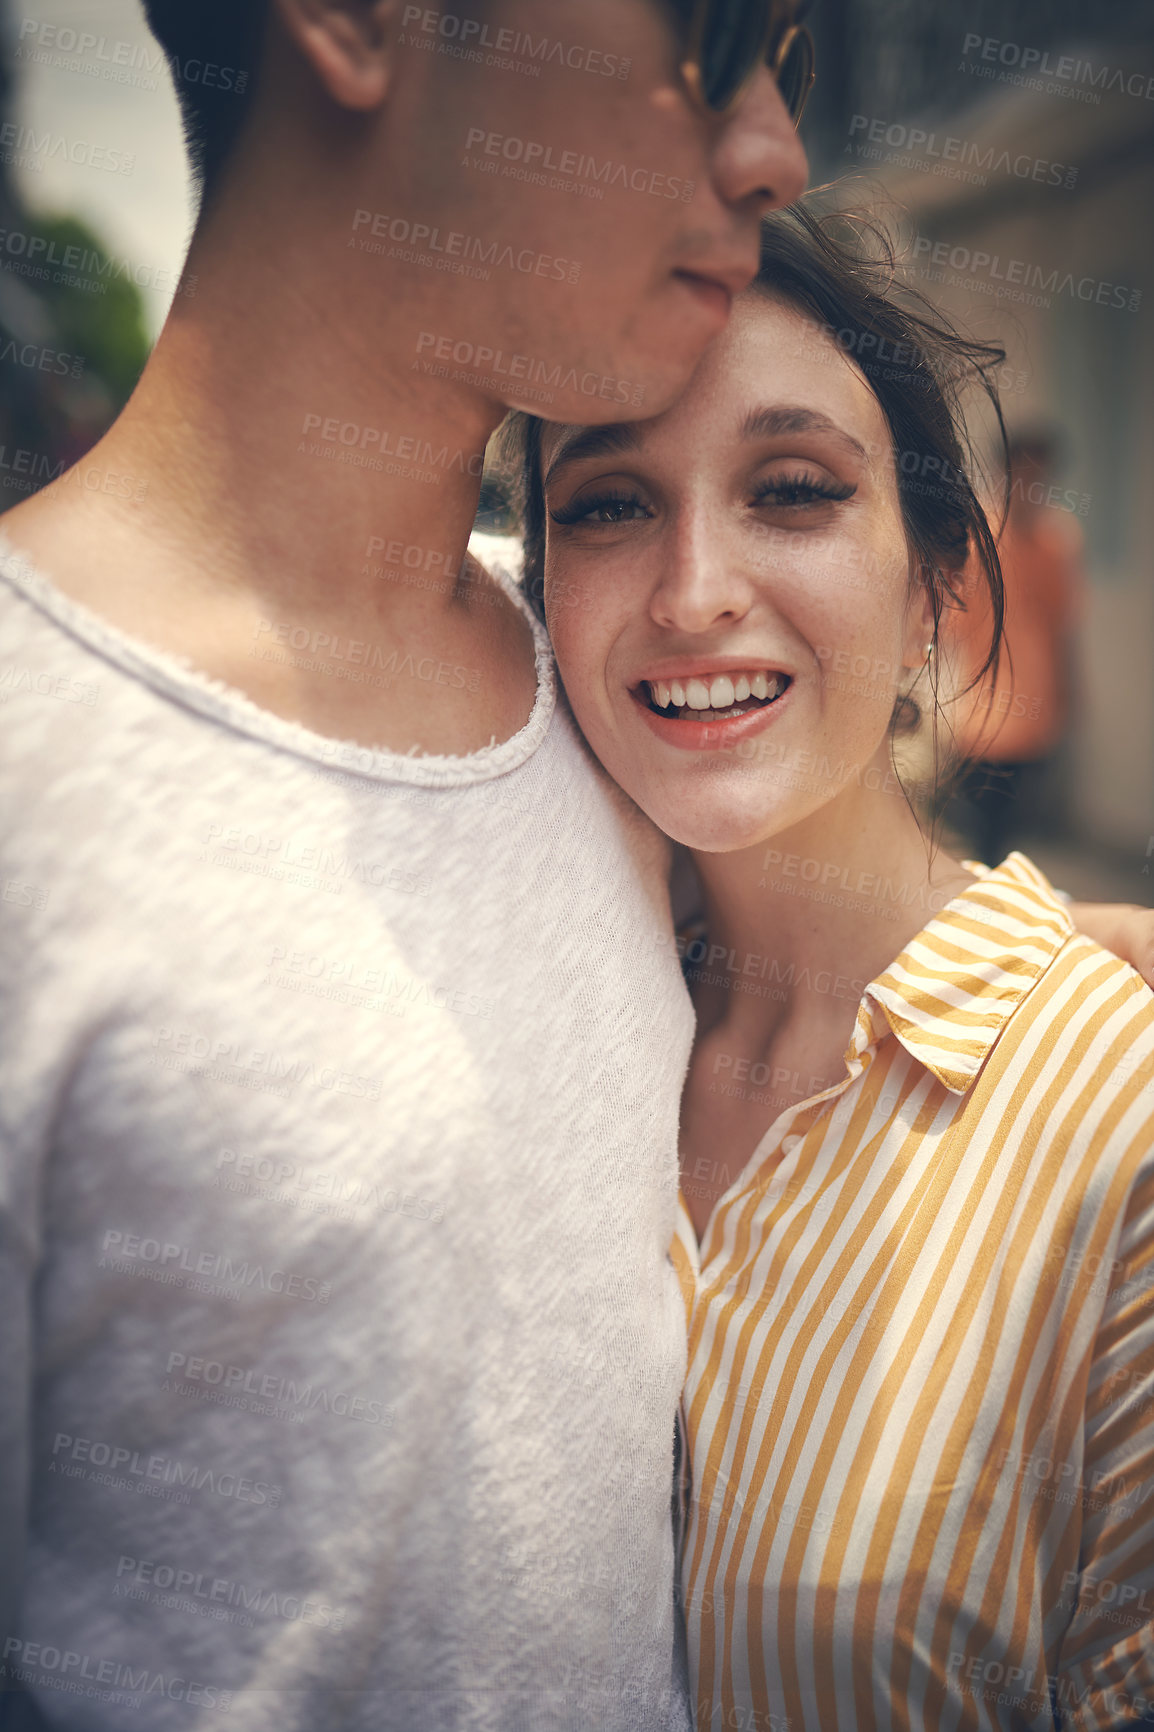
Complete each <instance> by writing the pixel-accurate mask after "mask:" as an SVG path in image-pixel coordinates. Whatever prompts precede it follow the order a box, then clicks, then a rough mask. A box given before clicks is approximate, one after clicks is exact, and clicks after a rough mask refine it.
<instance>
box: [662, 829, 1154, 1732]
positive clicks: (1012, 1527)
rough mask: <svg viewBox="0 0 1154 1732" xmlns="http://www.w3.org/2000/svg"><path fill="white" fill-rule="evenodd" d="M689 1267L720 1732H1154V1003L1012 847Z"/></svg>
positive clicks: (878, 1003) (886, 984) (694, 1409)
mask: <svg viewBox="0 0 1154 1732" xmlns="http://www.w3.org/2000/svg"><path fill="white" fill-rule="evenodd" d="M846 1059H847V1075H846V1077H845V1079H844V1080H843V1081H842V1082H840V1083H839V1084H838V1085H837V1087H835V1088H831V1089H828V1090H827V1091H826V1092H825V1093H823V1094H821V1095H818V1096H815V1097H814V1098H813V1099H811V1100H808V1101H805V1102H803V1103H802V1104H800V1105H798V1106H796V1107H792V1108H790V1109H789V1110H788V1111H786V1112H783V1113H782V1114H781V1115H780V1116H779V1118H778V1119H777V1120H776V1121H775V1122H774V1124H773V1125H772V1126H771V1127H770V1129H769V1130H768V1131H767V1133H766V1135H765V1137H764V1138H763V1140H762V1142H761V1144H760V1145H759V1147H758V1149H757V1150H756V1152H755V1154H754V1155H753V1157H752V1159H751V1160H750V1162H749V1164H748V1166H747V1167H746V1168H745V1170H744V1171H743V1172H742V1174H741V1175H740V1177H739V1178H738V1180H737V1182H736V1183H735V1184H734V1185H733V1186H732V1187H731V1188H730V1190H728V1191H727V1192H726V1194H725V1195H724V1196H723V1197H722V1198H721V1199H720V1201H719V1202H718V1204H717V1207H716V1209H715V1211H714V1214H713V1217H712V1219H711V1221H710V1222H709V1226H708V1229H707V1231H706V1234H705V1237H704V1241H703V1243H702V1245H701V1248H700V1254H699V1251H698V1246H697V1242H696V1238H695V1235H694V1232H693V1227H692V1225H691V1223H690V1221H689V1217H688V1214H687V1212H686V1210H685V1206H684V1203H683V1204H682V1208H681V1211H680V1220H679V1225H678V1237H677V1241H676V1243H675V1246H674V1257H675V1260H676V1261H677V1265H678V1271H679V1274H680V1276H681V1281H682V1287H683V1291H684V1293H685V1298H686V1305H687V1309H688V1313H689V1374H688V1380H687V1383H686V1387H685V1403H684V1425H685V1431H686V1438H687V1442H688V1458H689V1465H688V1469H687V1478H688V1479H689V1480H691V1485H690V1486H689V1488H688V1491H687V1498H688V1502H687V1507H686V1512H685V1522H684V1539H683V1557H682V1590H683V1596H684V1604H685V1612H686V1623H687V1628H688V1635H689V1653H690V1668H691V1676H692V1682H693V1690H694V1697H695V1701H696V1705H697V1716H698V1726H699V1728H700V1729H701V1732H704V1729H706V1728H709V1729H710V1732H714V1729H718V1732H720V1729H722V1728H725V1729H727V1732H728V1729H729V1728H740V1729H741V1732H770V1729H772V1732H781V1729H782V1728H784V1727H786V1726H788V1727H789V1728H790V1732H796V1729H797V1728H813V1729H814V1732H817V1729H819V1728H820V1729H821V1732H835V1729H842V1728H845V1729H848V1728H854V1729H859V1728H860V1729H862V1732H865V1729H867V1728H870V1729H872V1728H879V1729H882V1732H889V1729H890V1728H894V1729H899V1728H935V1729H936V1728H939V1727H940V1728H943V1729H944V1728H950V1729H954V1728H970V1727H973V1728H978V1727H1007V1728H1008V1727H1014V1728H1026V1727H1043V1726H1044V1727H1055V1726H1060V1727H1062V1728H1075V1729H1077V1732H1092V1729H1097V1728H1101V1727H1111V1728H1121V1727H1126V1728H1128V1729H1129V1728H1133V1727H1136V1726H1139V1725H1141V1724H1142V1723H1143V1722H1144V1721H1145V1723H1146V1724H1154V995H1152V994H1151V993H1150V991H1149V990H1148V989H1147V988H1146V987H1145V986H1144V985H1143V984H1142V982H1141V980H1140V979H1139V977H1138V975H1137V974H1135V973H1134V971H1133V970H1132V969H1130V968H1128V967H1127V966H1126V965H1125V964H1123V963H1121V962H1118V961H1117V960H1116V959H1115V958H1114V957H1112V956H1110V955H1108V954H1107V953H1106V952H1105V951H1103V950H1101V949H1099V948H1098V947H1097V946H1096V945H1094V944H1092V943H1091V942H1090V941H1089V940H1088V939H1085V938H1083V937H1081V936H1080V935H1078V934H1076V933H1074V932H1073V930H1072V928H1071V925H1070V921H1069V918H1068V916H1067V914H1066V912H1065V909H1064V908H1063V906H1062V904H1061V903H1060V902H1059V901H1058V900H1057V898H1056V897H1055V896H1054V893H1053V891H1052V890H1051V889H1050V887H1049V885H1048V884H1047V883H1046V880H1045V879H1044V878H1043V877H1042V875H1041V874H1040V873H1039V872H1038V870H1037V868H1036V867H1034V866H1033V865H1032V864H1031V863H1030V862H1029V861H1028V860H1026V859H1025V858H1024V857H1023V856H1022V855H1020V854H1012V855H1011V856H1010V857H1009V859H1008V860H1007V861H1006V862H1005V863H1004V864H1003V865H1002V866H1000V867H999V868H997V870H995V871H992V872H988V873H984V874H983V876H982V877H981V878H980V879H979V880H978V881H977V882H976V883H975V884H973V885H971V886H969V887H968V889H967V890H966V892H965V893H964V894H963V896H961V897H959V898H957V899H956V900H954V901H953V902H951V903H950V904H949V905H948V906H947V907H946V908H945V909H944V910H943V912H942V913H941V914H940V915H939V916H938V917H936V918H935V919H933V920H932V921H931V922H930V924H929V925H928V926H926V927H925V928H924V929H923V931H922V932H921V933H919V935H918V937H917V938H916V939H915V940H914V941H913V942H912V943H911V944H910V945H909V947H908V948H907V949H906V950H905V951H904V952H903V954H902V955H901V956H900V957H899V958H898V960H897V961H896V962H895V963H894V964H893V966H892V967H891V968H889V969H887V970H886V972H885V973H884V974H883V975H881V976H880V977H879V978H878V979H877V980H875V981H873V982H872V983H871V985H870V986H869V987H868V988H867V990H866V992H865V994H864V996H863V998H862V1001H861V1004H860V1007H859V1010H858V1017H857V1024H856V1027H855V1030H854V1034H853V1038H852V1041H851V1043H850V1046H849V1049H848V1051H847V1054H846Z"/></svg>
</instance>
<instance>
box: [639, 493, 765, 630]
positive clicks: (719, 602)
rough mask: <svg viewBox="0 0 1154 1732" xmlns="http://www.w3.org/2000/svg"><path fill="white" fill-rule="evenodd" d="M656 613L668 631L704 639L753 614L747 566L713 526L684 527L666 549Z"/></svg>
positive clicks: (655, 596) (654, 616) (695, 524)
mask: <svg viewBox="0 0 1154 1732" xmlns="http://www.w3.org/2000/svg"><path fill="white" fill-rule="evenodd" d="M660 557H661V560H662V564H661V570H660V574H659V576H658V578H657V582H656V584H655V585H654V589H653V593H652V596H651V598H650V615H651V617H652V619H653V621H654V623H655V624H656V625H659V626H661V627H663V629H665V630H667V631H678V632H684V633H686V634H687V635H694V636H696V635H700V634H702V633H705V632H708V631H710V630H711V629H713V628H714V627H716V626H724V625H734V624H736V623H737V621H738V620H741V619H743V618H744V617H745V615H746V614H747V613H748V612H749V609H750V606H751V604H752V601H753V589H752V585H751V582H750V579H749V577H748V576H747V575H746V573H745V572H744V571H743V570H742V567H741V562H740V560H739V559H736V558H735V557H734V555H733V550H732V549H727V548H726V547H725V545H724V541H723V538H722V537H720V536H719V535H718V534H717V533H716V531H715V530H714V529H711V527H710V525H709V524H708V522H706V521H705V520H703V519H698V520H697V521H695V522H690V523H686V524H683V525H681V526H679V528H678V529H677V531H676V532H675V533H674V534H673V535H672V536H671V537H670V539H669V542H668V544H667V546H666V547H665V548H664V549H662V551H661V555H660Z"/></svg>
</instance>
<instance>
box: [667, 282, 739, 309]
mask: <svg viewBox="0 0 1154 1732" xmlns="http://www.w3.org/2000/svg"><path fill="white" fill-rule="evenodd" d="M673 275H674V276H675V277H676V279H677V281H678V282H679V283H682V284H683V285H684V286H685V288H687V289H688V290H689V291H690V292H691V293H692V295H693V297H694V299H695V300H696V301H698V302H699V303H700V304H701V305H702V306H704V307H708V308H709V310H710V312H712V313H716V314H718V315H719V317H721V318H722V319H728V318H729V314H730V309H731V308H732V306H733V291H732V290H731V289H729V288H728V287H727V286H726V284H725V283H719V282H718V281H717V279H716V278H715V277H702V276H698V274H697V273H696V272H695V271H674V273H673Z"/></svg>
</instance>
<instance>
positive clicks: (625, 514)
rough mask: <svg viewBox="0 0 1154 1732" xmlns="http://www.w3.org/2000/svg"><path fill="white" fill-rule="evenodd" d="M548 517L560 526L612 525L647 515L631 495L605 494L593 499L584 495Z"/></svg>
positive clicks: (638, 501) (630, 521) (639, 502)
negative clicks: (572, 524) (571, 524)
mask: <svg viewBox="0 0 1154 1732" xmlns="http://www.w3.org/2000/svg"><path fill="white" fill-rule="evenodd" d="M549 515H550V517H551V518H552V519H553V522H554V523H560V524H570V523H584V524H598V523H607V524H612V523H632V522H634V521H635V520H636V519H637V518H644V517H647V516H648V515H649V514H648V511H647V509H646V507H645V505H644V504H643V503H642V502H641V500H640V499H637V498H636V497H635V496H634V495H632V494H617V493H606V494H601V495H599V496H597V497H595V498H590V497H589V495H588V494H586V495H585V496H584V497H583V498H581V499H575V500H573V501H572V502H571V503H570V504H569V505H559V506H557V508H556V509H555V510H553V511H551V512H550V513H549Z"/></svg>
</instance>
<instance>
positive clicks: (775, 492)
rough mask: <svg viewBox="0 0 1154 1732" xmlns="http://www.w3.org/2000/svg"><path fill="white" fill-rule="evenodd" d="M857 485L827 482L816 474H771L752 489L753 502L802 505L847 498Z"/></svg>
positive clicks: (851, 494)
mask: <svg viewBox="0 0 1154 1732" xmlns="http://www.w3.org/2000/svg"><path fill="white" fill-rule="evenodd" d="M856 492H857V488H856V487H855V486H854V484H853V483H852V482H849V481H829V480H826V479H823V478H821V477H819V476H816V475H775V476H774V477H773V478H772V479H771V480H768V481H763V482H760V483H759V484H758V485H757V487H755V488H754V498H753V503H754V504H755V505H775V506H784V507H787V508H788V507H791V506H806V505H816V504H825V503H826V501H827V500H835V501H836V500H841V499H850V498H852V497H853V495H854V494H855V493H856Z"/></svg>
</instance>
